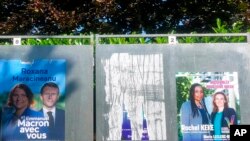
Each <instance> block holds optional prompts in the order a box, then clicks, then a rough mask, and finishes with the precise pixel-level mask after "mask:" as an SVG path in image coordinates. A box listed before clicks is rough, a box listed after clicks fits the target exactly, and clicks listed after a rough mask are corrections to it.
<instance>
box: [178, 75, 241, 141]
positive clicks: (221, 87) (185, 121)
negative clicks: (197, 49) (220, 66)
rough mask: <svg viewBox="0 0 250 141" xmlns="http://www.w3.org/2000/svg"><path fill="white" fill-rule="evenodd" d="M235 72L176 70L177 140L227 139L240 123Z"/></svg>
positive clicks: (212, 140)
mask: <svg viewBox="0 0 250 141" xmlns="http://www.w3.org/2000/svg"><path fill="white" fill-rule="evenodd" d="M238 84H239V83H238V73H237V72H178V73H176V93H177V110H178V111H177V113H178V115H177V121H178V123H177V126H178V138H179V141H214V140H216V141H221V140H224V141H225V140H230V133H229V131H230V125H236V124H239V123H240V118H241V116H240V106H239V105H240V100H239V90H238V88H239V85H238Z"/></svg>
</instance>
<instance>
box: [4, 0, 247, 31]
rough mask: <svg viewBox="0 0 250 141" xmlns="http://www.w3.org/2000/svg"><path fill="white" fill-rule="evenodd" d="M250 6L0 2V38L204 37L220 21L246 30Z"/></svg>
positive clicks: (201, 1) (100, 0)
mask: <svg viewBox="0 0 250 141" xmlns="http://www.w3.org/2000/svg"><path fill="white" fill-rule="evenodd" d="M248 7H249V2H248V1H247V0H84V1H83V0H22V1H21V0H1V3H0V34H14V35H17V34H40V35H57V34H69V33H73V34H79V33H90V32H94V33H98V34H109V33H115V34H121V33H131V32H137V33H138V32H139V33H141V32H146V33H167V32H171V31H172V30H175V31H176V32H178V33H189V32H191V31H197V32H199V33H202V32H211V31H212V28H211V27H214V26H215V25H214V24H215V23H216V19H217V18H220V19H221V20H222V21H226V22H227V23H228V24H229V25H231V24H233V23H234V22H236V21H240V22H242V23H243V24H244V25H245V26H243V27H247V22H248V20H247V14H249V13H247V9H248ZM248 16H249V15H248ZM243 30H244V29H243ZM244 31H246V29H245V30H244Z"/></svg>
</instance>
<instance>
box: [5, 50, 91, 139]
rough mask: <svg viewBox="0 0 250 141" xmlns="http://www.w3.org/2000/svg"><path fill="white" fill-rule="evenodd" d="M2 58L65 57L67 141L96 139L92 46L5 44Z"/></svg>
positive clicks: (28, 59)
mask: <svg viewBox="0 0 250 141" xmlns="http://www.w3.org/2000/svg"><path fill="white" fill-rule="evenodd" d="M0 59H20V60H22V61H32V60H34V59H65V60H66V99H65V120H66V121H65V122H66V123H65V128H66V131H65V141H92V140H93V51H92V46H48V47H47V46H1V47H0ZM0 69H2V68H0Z"/></svg>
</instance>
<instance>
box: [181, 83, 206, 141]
mask: <svg viewBox="0 0 250 141" xmlns="http://www.w3.org/2000/svg"><path fill="white" fill-rule="evenodd" d="M180 121H181V131H182V137H183V141H203V140H204V136H205V135H209V132H210V130H208V129H207V128H205V129H204V128H203V127H202V125H208V126H209V123H210V116H209V113H208V112H207V108H206V105H205V102H204V91H203V87H202V86H201V85H200V84H198V83H195V84H193V85H192V86H191V87H190V90H189V100H188V101H186V102H184V103H183V104H182V106H181V109H180Z"/></svg>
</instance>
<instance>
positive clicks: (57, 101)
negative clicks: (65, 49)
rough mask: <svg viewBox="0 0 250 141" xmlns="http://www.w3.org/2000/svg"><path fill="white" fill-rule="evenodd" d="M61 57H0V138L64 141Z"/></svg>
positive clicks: (18, 140) (64, 68)
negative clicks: (22, 58)
mask: <svg viewBox="0 0 250 141" xmlns="http://www.w3.org/2000/svg"><path fill="white" fill-rule="evenodd" d="M65 75H66V61H65V60H64V59H36V60H33V61H31V62H23V61H21V60H15V59H10V60H7V59H5V60H0V84H1V86H0V106H1V109H0V116H1V123H0V125H1V126H0V127H1V128H0V130H1V132H0V133H1V135H0V140H1V141H14V140H15V141H26V140H27V141H28V140H29V141H30V140H36V141H37V140H42V141H64V140H65V81H66V80H65Z"/></svg>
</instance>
